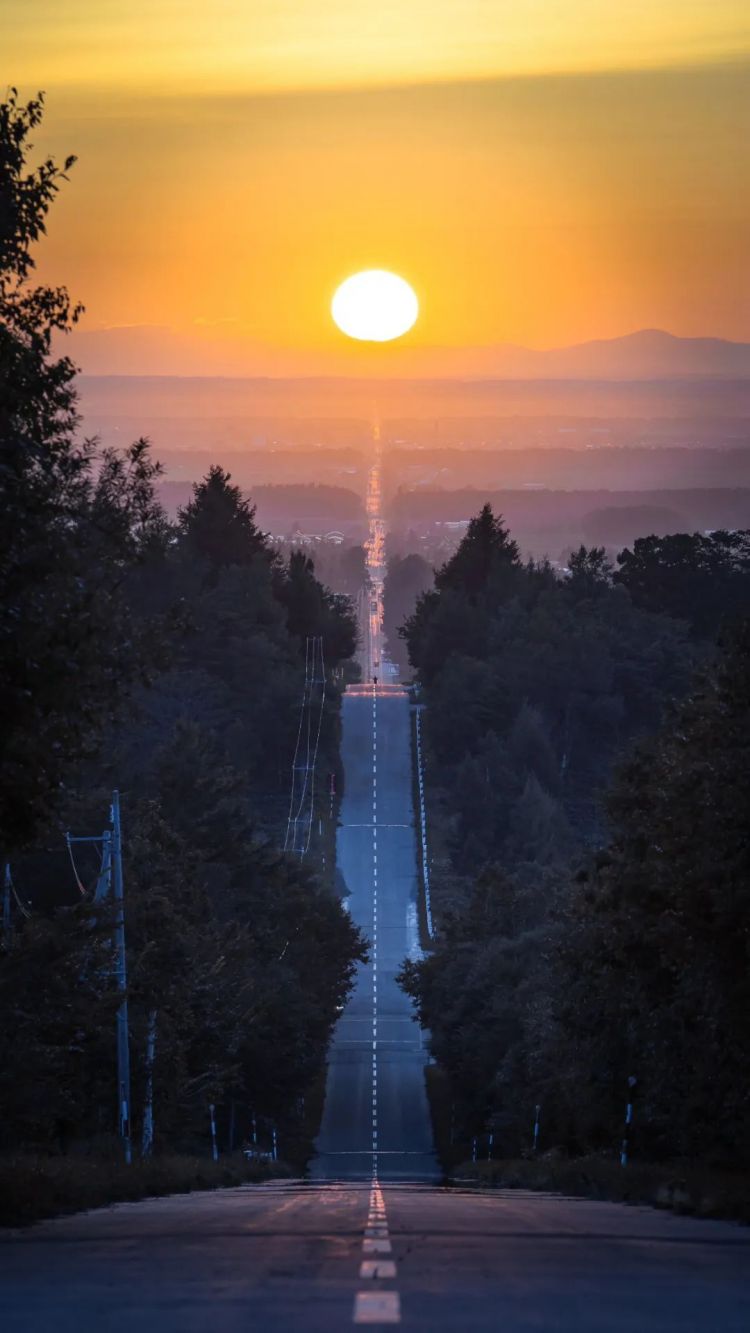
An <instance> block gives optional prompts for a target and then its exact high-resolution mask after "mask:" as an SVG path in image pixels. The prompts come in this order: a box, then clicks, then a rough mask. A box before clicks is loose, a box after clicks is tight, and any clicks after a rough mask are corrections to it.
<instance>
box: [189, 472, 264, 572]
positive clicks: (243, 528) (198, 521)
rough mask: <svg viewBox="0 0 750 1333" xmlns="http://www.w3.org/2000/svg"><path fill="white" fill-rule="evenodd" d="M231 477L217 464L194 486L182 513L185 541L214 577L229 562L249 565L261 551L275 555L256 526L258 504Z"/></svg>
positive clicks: (195, 556) (190, 551)
mask: <svg viewBox="0 0 750 1333" xmlns="http://www.w3.org/2000/svg"><path fill="white" fill-rule="evenodd" d="M231 478H232V474H231V473H230V472H225V471H224V469H223V468H222V467H219V466H218V464H214V466H213V467H211V468H209V470H208V474H207V475H206V476H205V477H204V479H203V480H202V481H200V482H197V483H196V484H195V485H194V486H193V498H192V500H190V501H189V503H188V504H187V506H186V507H185V509H183V510H181V511H180V515H179V524H178V528H179V534H180V539H181V541H182V542H183V544H184V546H185V547H186V548H187V550H188V552H189V553H190V555H191V556H193V557H194V558H197V559H198V560H204V561H205V562H206V564H207V565H208V568H209V570H210V573H211V575H212V576H214V577H215V575H216V571H217V570H218V569H221V568H223V567H224V566H226V565H249V564H252V562H253V560H254V559H255V557H256V556H258V555H263V556H265V557H266V558H267V559H271V558H272V557H271V553H270V551H269V548H268V546H267V544H266V541H265V538H264V536H263V534H262V532H261V531H260V530H259V528H257V527H256V524H255V509H254V507H253V506H252V504H251V503H250V501H249V500H246V499H245V498H244V497H243V495H242V492H241V490H240V488H239V486H233V485H232V484H231Z"/></svg>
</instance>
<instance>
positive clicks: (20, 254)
mask: <svg viewBox="0 0 750 1333" xmlns="http://www.w3.org/2000/svg"><path fill="white" fill-rule="evenodd" d="M42 114H43V101H42V99H41V98H38V99H36V100H34V101H32V102H30V103H28V104H27V105H22V104H20V103H19V101H18V99H17V97H16V95H15V94H14V93H12V94H11V95H10V97H9V98H8V100H7V101H6V102H5V103H4V104H2V106H0V450H1V455H0V503H1V504H2V512H3V522H2V527H1V529H0V645H1V646H2V653H1V656H0V672H1V676H0V747H1V751H2V765H1V766H0V857H1V859H2V865H3V867H5V866H6V865H7V866H9V868H10V876H9V878H8V879H7V880H6V893H5V912H4V919H3V933H2V949H1V950H0V1007H1V1008H2V1014H3V1022H2V1025H1V1028H0V1099H1V1100H2V1104H3V1109H4V1114H3V1118H2V1123H1V1124H0V1145H2V1146H3V1147H5V1148H8V1147H14V1146H19V1145H25V1146H29V1145H34V1146H42V1147H45V1148H54V1149H59V1148H63V1149H65V1148H67V1147H69V1146H70V1145H73V1144H76V1145H80V1144H82V1143H88V1144H89V1145H90V1144H94V1143H100V1144H104V1143H106V1142H108V1141H109V1139H110V1138H111V1135H112V1132H113V1129H114V1126H115V1124H116V1116H117V1106H116V1102H117V1094H116V1077H115V1049H114V1013H115V1009H116V1007H117V1004H118V1003H119V999H120V996H119V994H118V992H117V987H116V983H115V978H114V975H113V957H112V944H111V940H112V918H111V911H109V909H108V908H107V906H106V904H103V903H97V904H94V902H93V901H92V896H93V888H94V885H95V883H96V880H97V877H98V873H99V862H98V853H97V849H96V845H95V844H91V845H87V844H80V845H79V844H73V845H72V848H71V851H72V859H71V858H69V857H68V852H67V850H66V846H65V840H64V835H65V832H66V830H68V829H72V830H73V831H74V832H76V833H81V834H88V835H96V834H98V833H100V832H101V830H102V829H103V827H104V826H105V825H106V823H107V819H108V807H109V797H110V793H111V791H112V790H113V789H114V788H118V789H119V790H120V792H121V794H122V810H123V833H124V878H125V886H126V937H127V950H128V970H129V986H128V1003H129V1014H130V1043H131V1060H132V1069H133V1100H132V1116H131V1120H132V1124H133V1130H134V1134H135V1136H136V1139H137V1137H138V1135H139V1133H140V1129H141V1125H142V1120H143V1108H144V1105H145V1100H146V1089H147V1084H148V1083H149V1081H151V1082H152V1083H153V1087H154V1099H153V1100H154V1106H155V1115H156V1126H155V1128H156V1146H157V1147H159V1146H165V1147H166V1146H169V1147H170V1149H172V1150H174V1149H179V1148H191V1147H194V1146H195V1145H196V1144H202V1145H203V1144H205V1142H206V1137H207V1129H208V1119H207V1115H208V1105H209V1103H210V1102H214V1103H217V1104H218V1105H219V1106H220V1108H222V1109H221V1125H220V1128H221V1131H222V1133H224V1134H225V1136H226V1135H228V1133H229V1124H230V1122H232V1123H233V1122H234V1121H235V1118H236V1126H237V1127H236V1141H237V1142H239V1141H240V1140H241V1138H242V1137H243V1135H244V1134H245V1133H246V1132H247V1125H248V1122H249V1117H250V1116H251V1115H254V1116H255V1117H256V1120H259V1121H260V1122H261V1123H263V1120H264V1118H265V1119H267V1120H269V1121H270V1120H273V1121H274V1122H279V1121H281V1122H282V1123H284V1124H286V1125H287V1126H288V1133H289V1134H290V1135H291V1134H293V1133H295V1132H297V1130H298V1129H299V1125H300V1124H301V1123H302V1121H303V1119H304V1108H303V1103H304V1098H305V1095H306V1093H307V1091H308V1089H309V1087H310V1084H311V1081H312V1080H313V1079H314V1077H315V1076H316V1075H317V1074H318V1073H319V1072H320V1070H321V1067H322V1062H323V1060H324V1056H325V1051H326V1047H327V1043H328V1039H329V1035H330V1032H331V1029H332V1026H333V1023H334V1022H335V1018H336V1015H337V1012H338V1009H339V1007H340V1005H341V1004H342V1003H343V1001H344V999H345V997H346V995H347V993H348V989H349V987H350V984H351V980H352V976H353V972H354V968H355V966H356V962H357V960H358V959H361V958H362V957H363V956H364V943H363V940H362V939H361V937H360V936H359V934H358V932H357V931H356V929H354V927H353V926H352V924H351V921H350V918H349V916H348V914H347V913H346V912H345V911H344V910H343V909H342V906H341V903H340V900H339V898H338V896H337V895H336V894H335V892H334V891H333V888H332V883H331V874H330V863H331V857H330V855H329V856H328V857H327V858H326V859H327V864H328V867H329V869H328V871H327V872H326V873H322V867H323V858H324V854H325V852H326V848H327V844H326V841H325V839H328V844H330V842H331V840H332V837H333V832H332V830H331V829H330V828H329V827H327V828H326V832H325V836H324V841H323V842H322V843H321V844H319V845H317V847H315V848H314V849H313V850H314V852H316V853H317V855H313V856H312V857H311V859H310V861H309V862H305V863H301V862H300V861H299V859H294V858H291V857H289V856H286V855H284V854H283V853H282V852H281V851H280V850H279V848H280V846H281V845H282V844H283V834H284V828H285V823H286V817H287V813H288V802H289V791H290V780H291V764H292V755H293V753H294V744H295V736H296V733H297V728H298V722H299V710H300V702H301V698H302V691H303V682H304V676H305V651H306V641H307V639H308V638H309V637H311V636H314V637H316V638H319V639H321V640H322V645H323V653H324V658H325V663H326V667H327V676H328V690H327V696H326V704H325V709H324V712H323V717H322V726H321V738H320V748H319V753H318V766H319V769H320V771H321V772H323V773H328V772H331V773H334V772H335V771H336V770H337V767H338V764H339V759H338V728H339V720H338V712H339V709H338V702H339V692H340V686H341V685H342V684H343V683H344V682H345V680H346V678H347V674H348V673H351V672H352V671H353V670H354V668H353V666H352V655H353V653H354V650H355V647H356V620H355V615H354V611H353V608H352V605H351V602H350V600H349V599H348V598H347V597H345V596H341V595H338V594H335V593H333V592H331V591H330V590H329V589H328V588H327V587H325V586H324V585H323V584H321V583H320V582H319V581H318V579H317V578H316V577H315V569H314V565H313V562H312V561H311V560H310V559H309V558H308V557H307V556H306V555H304V553H300V552H292V553H291V554H290V555H289V557H288V558H287V559H285V560H283V559H281V558H280V557H279V556H278V555H277V554H276V553H275V552H274V550H273V549H272V547H271V546H270V545H269V543H268V541H267V539H266V537H265V536H264V534H263V533H262V532H261V531H260V529H259V528H258V526H257V524H256V522H255V511H254V508H253V506H252V504H251V503H250V502H249V501H248V500H247V499H246V498H245V497H244V496H243V495H242V494H241V492H240V490H239V488H238V487H236V486H235V485H233V483H232V480H231V477H230V475H229V474H228V473H226V472H225V471H224V470H223V469H222V468H221V467H219V466H216V465H215V466H212V467H211V468H210V470H209V472H208V474H207V475H206V476H205V477H204V478H203V480H202V481H200V482H199V483H197V484H196V485H195V486H194V488H193V494H192V498H191V499H190V501H189V502H188V504H187V505H186V506H185V508H184V509H183V510H182V511H181V512H180V514H179V516H178V519H177V521H176V522H174V523H172V522H170V521H169V520H168V519H167V516H166V515H165V513H164V511H163V510H162V508H161V506H160V504H159V502H158V489H157V488H158V479H159V476H160V467H159V464H158V463H157V462H156V461H155V460H154V459H153V457H152V453H151V449H150V446H149V444H148V442H147V441H146V440H138V441H136V442H135V443H134V444H132V445H130V446H129V447H128V448H126V449H124V450H113V449H107V448H105V449H103V448H101V447H100V445H99V444H98V442H97V441H96V440H89V439H85V438H82V437H81V424H82V423H81V422H80V420H79V415H78V409H77V394H76V386H75V373H76V372H75V367H74V366H73V364H72V363H71V361H70V360H69V359H68V358H67V357H65V356H60V355H57V354H56V350H55V348H54V347H53V340H56V339H57V338H58V337H59V335H61V334H64V333H65V332H66V331H67V330H68V329H69V328H70V327H71V326H72V325H73V324H74V323H75V321H76V320H77V318H78V317H79V314H80V308H79V307H76V306H75V305H74V304H73V303H72V302H71V300H70V298H69V296H68V294H67V292H66V291H65V289H63V288H59V289H52V288H49V287H44V286H35V285H34V284H33V281H32V277H33V269H34V258H33V253H32V252H33V247H34V245H35V243H36V242H37V241H38V240H39V238H40V237H41V236H42V235H43V234H44V231H45V226H46V219H47V215H48V212H49V209H50V207H51V205H52V203H53V202H54V199H55V196H56V194H57V192H58V190H59V188H60V186H61V184H62V183H63V181H64V180H65V179H66V174H67V172H68V171H69V170H70V168H71V167H72V165H73V161H74V159H72V158H69V159H67V161H66V162H65V163H64V164H63V166H58V165H57V164H56V163H55V162H54V161H52V160H51V159H49V160H46V161H44V162H43V163H42V164H41V165H40V166H37V167H32V166H30V165H29V151H30V148H31V143H30V136H31V135H32V134H33V131H34V130H35V129H36V127H37V126H38V125H39V123H40V120H41V118H42ZM316 823H317V821H316ZM232 1107H234V1108H235V1109H236V1117H235V1114H234V1111H232V1109H231V1108H232Z"/></svg>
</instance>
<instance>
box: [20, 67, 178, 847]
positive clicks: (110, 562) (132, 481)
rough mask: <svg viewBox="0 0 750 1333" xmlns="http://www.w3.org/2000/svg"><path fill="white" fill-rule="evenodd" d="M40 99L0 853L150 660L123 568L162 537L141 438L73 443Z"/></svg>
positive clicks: (24, 178)
mask: <svg viewBox="0 0 750 1333" xmlns="http://www.w3.org/2000/svg"><path fill="white" fill-rule="evenodd" d="M42 110H43V107H42V99H41V97H40V98H38V99H37V100H35V101H32V102H30V103H28V105H27V106H25V107H22V106H20V105H19V103H18V101H17V99H16V95H15V93H12V94H11V96H10V98H9V100H8V101H7V102H5V103H3V104H2V105H1V106H0V507H2V512H3V524H2V530H1V532H0V604H1V609H0V663H1V665H0V758H1V759H2V765H1V771H2V776H1V777H0V848H1V849H3V851H4V852H5V853H8V852H10V851H13V850H14V849H16V848H18V847H20V846H23V845H25V844H27V843H28V841H29V840H30V838H31V837H32V836H33V834H34V833H35V832H36V830H37V829H38V828H39V826H40V824H41V822H42V821H44V820H45V819H46V818H47V817H48V816H49V814H50V812H51V811H52V809H53V808H54V807H55V805H56V803H57V802H58V801H59V798H60V795H61V793H62V791H63V788H64V784H65V782H66V779H67V778H68V777H69V775H70V773H71V769H72V766H73V765H74V764H75V763H76V762H77V761H78V760H80V758H81V757H82V756H83V755H84V754H88V753H91V752H92V751H93V750H94V749H95V747H96V745H97V743H98V741H99V739H100V737H101V732H102V728H103V726H104V725H105V724H106V723H107V722H108V721H109V720H110V719H111V717H112V715H113V713H114V712H115V710H116V709H117V707H118V705H119V703H120V702H121V700H122V698H123V696H124V694H125V693H126V692H127V691H128V689H129V688H130V686H131V685H132V683H133V682H134V680H136V679H140V678H143V677H144V676H145V675H146V674H147V671H148V662H149V654H148V652H147V647H146V636H145V626H143V625H137V624H136V623H135V622H134V620H133V617H132V615H131V612H130V608H129V605H128V600H127V597H126V586H125V585H126V583H127V579H128V575H129V572H130V571H131V570H132V569H133V568H134V567H135V566H136V565H137V563H138V561H139V560H140V559H141V558H142V557H143V556H144V553H145V551H146V550H147V549H150V548H151V546H152V544H153V542H154V541H155V540H157V541H158V540H162V539H163V535H164V524H163V516H162V515H161V513H160V510H159V508H158V505H157V504H156V503H155V500H154V493H153V483H154V479H155V476H156V474H157V472H158V468H157V467H156V465H155V464H154V463H153V462H152V461H151V459H150V457H149V453H148V446H147V444H146V442H145V441H143V440H141V441H138V442H137V443H136V444H134V445H132V446H131V447H130V448H129V449H128V450H127V451H126V452H125V454H124V455H120V454H118V453H116V452H114V451H112V450H105V451H104V452H103V453H102V454H101V455H98V454H97V450H96V444H95V442H94V441H88V442H85V443H83V444H79V443H78V442H77V439H76V430H77V426H78V416H77V410H76V407H77V400H76V391H75V386H74V382H73V380H74V374H75V368H74V366H73V364H72V362H71V361H70V360H69V359H68V358H67V357H61V358H54V357H53V356H52V355H51V344H52V337H53V334H55V333H60V332H67V331H68V330H69V329H70V327H71V325H72V324H73V323H74V322H75V320H76V319H77V317H78V314H79V310H80V307H77V306H73V305H72V304H71V302H70V299H69V297H68V294H67V292H66V291H65V289H64V288H56V289H51V288H48V287H33V286H30V285H29V283H28V279H29V276H30V274H31V272H32V271H33V268H34V260H33V257H32V255H31V246H32V245H33V243H34V242H35V241H36V240H37V239H38V238H39V237H40V235H42V234H43V233H44V231H45V222H46V217H47V213H48V211H49V208H50V206H51V204H52V202H53V200H54V198H55V195H56V194H57V191H58V189H59V188H60V183H61V182H62V181H63V180H64V179H65V172H66V171H67V169H68V168H69V167H70V166H71V165H72V163H73V160H74V159H73V158H68V159H67V160H66V162H65V166H64V169H61V168H59V167H57V166H56V165H55V163H54V162H53V161H52V160H51V159H48V160H47V161H45V162H44V163H43V164H42V165H41V166H40V167H38V168H36V169H35V170H29V169H28V167H27V159H28V154H29V151H30V147H31V145H30V143H29V135H30V133H31V132H32V131H33V130H34V129H35V128H36V127H37V126H38V125H39V122H40V120H41V117H42Z"/></svg>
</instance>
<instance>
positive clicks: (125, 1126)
mask: <svg viewBox="0 0 750 1333" xmlns="http://www.w3.org/2000/svg"><path fill="white" fill-rule="evenodd" d="M111 823H112V843H111V847H112V882H113V887H114V897H115V975H116V976H117V986H118V989H119V990H120V992H121V994H122V997H123V998H122V1000H121V1001H120V1006H119V1008H118V1010H117V1090H118V1117H119V1128H120V1138H121V1139H122V1144H123V1148H124V1150H125V1161H126V1162H128V1163H130V1162H132V1160H133V1152H132V1148H131V1143H130V1041H129V1034H128V1001H127V986H128V974H127V962H126V958H125V905H124V901H123V883H122V830H121V827H120V793H119V792H118V791H113V792H112V814H111Z"/></svg>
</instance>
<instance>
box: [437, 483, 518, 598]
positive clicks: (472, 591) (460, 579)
mask: <svg viewBox="0 0 750 1333" xmlns="http://www.w3.org/2000/svg"><path fill="white" fill-rule="evenodd" d="M518 565H519V553H518V545H517V543H516V542H514V541H513V540H512V538H511V536H510V534H509V532H508V529H507V528H506V527H504V526H503V520H502V517H501V516H500V515H498V516H497V517H496V516H495V515H494V514H493V512H492V507H491V506H490V505H489V504H486V505H484V507H483V508H482V510H481V512H480V513H479V514H478V515H477V517H476V518H473V519H472V520H471V522H470V523H469V526H468V528H467V531H466V535H465V537H464V538H463V540H462V542H461V544H460V546H459V548H458V550H457V551H456V553H455V555H453V556H451V558H450V560H448V561H447V563H446V564H444V565H443V567H442V569H439V570H438V571H437V573H436V575H435V587H436V588H437V589H438V591H439V592H444V591H446V590H447V589H449V588H452V589H455V590H456V591H458V592H462V593H464V594H465V595H468V596H469V597H473V596H475V595H476V594H477V593H478V592H481V591H482V590H483V589H485V588H486V587H487V585H488V584H489V582H490V580H491V579H492V578H493V575H494V576H496V575H497V574H498V573H502V572H504V571H505V570H507V569H508V568H513V567H518Z"/></svg>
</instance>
